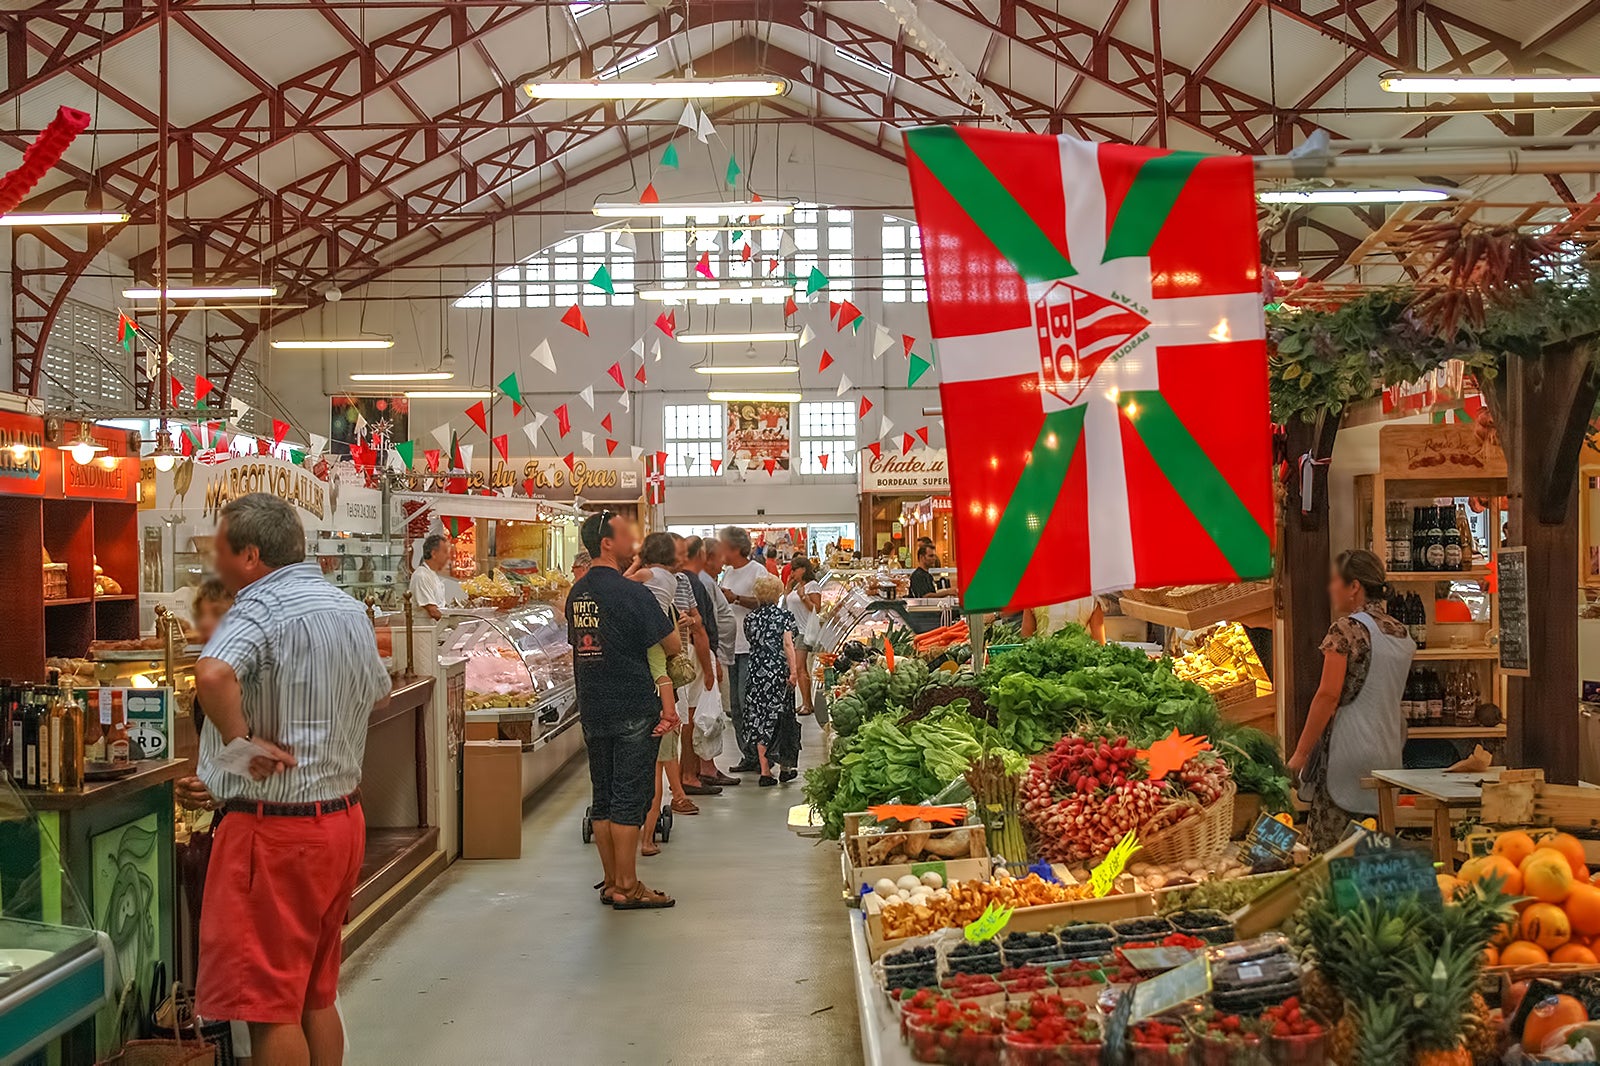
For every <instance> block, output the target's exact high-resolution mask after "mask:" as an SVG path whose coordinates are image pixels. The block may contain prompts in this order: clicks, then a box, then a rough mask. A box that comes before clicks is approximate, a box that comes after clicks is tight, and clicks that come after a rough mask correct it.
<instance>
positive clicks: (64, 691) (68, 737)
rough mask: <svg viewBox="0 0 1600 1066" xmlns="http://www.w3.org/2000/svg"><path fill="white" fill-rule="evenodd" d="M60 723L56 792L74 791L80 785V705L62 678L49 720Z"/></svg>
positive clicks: (81, 786)
mask: <svg viewBox="0 0 1600 1066" xmlns="http://www.w3.org/2000/svg"><path fill="white" fill-rule="evenodd" d="M58 719H59V720H60V722H61V731H60V743H61V751H60V754H59V755H58V756H57V761H58V763H59V765H60V772H59V776H58V777H57V779H56V790H57V791H59V792H69V791H70V792H76V791H78V790H79V789H81V788H83V753H84V738H83V704H81V703H79V702H78V701H77V699H75V698H74V697H73V695H72V682H71V680H69V679H67V678H62V679H61V683H60V686H59V688H58V689H57V691H56V699H55V704H54V706H52V707H51V719H50V720H51V722H52V723H54V722H55V721H57V720H58Z"/></svg>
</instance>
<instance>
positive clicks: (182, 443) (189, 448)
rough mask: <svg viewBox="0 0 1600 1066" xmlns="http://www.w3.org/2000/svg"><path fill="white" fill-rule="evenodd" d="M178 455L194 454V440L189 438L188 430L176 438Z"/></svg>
mask: <svg viewBox="0 0 1600 1066" xmlns="http://www.w3.org/2000/svg"><path fill="white" fill-rule="evenodd" d="M173 384H174V385H176V384H177V382H176V381H174V382H173ZM178 454H180V455H184V456H189V455H193V454H194V438H193V437H191V436H189V431H188V430H184V431H183V433H182V434H181V435H179V437H178Z"/></svg>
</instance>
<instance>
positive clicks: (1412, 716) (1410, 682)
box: [1400, 666, 1417, 729]
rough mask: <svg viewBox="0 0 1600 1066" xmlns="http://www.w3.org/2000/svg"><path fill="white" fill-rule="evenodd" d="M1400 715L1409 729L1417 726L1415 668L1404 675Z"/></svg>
mask: <svg viewBox="0 0 1600 1066" xmlns="http://www.w3.org/2000/svg"><path fill="white" fill-rule="evenodd" d="M1400 714H1401V716H1402V717H1404V718H1405V720H1406V727H1407V728H1408V729H1409V728H1411V727H1413V726H1415V725H1416V724H1417V667H1415V666H1413V667H1412V668H1411V672H1410V673H1408V674H1407V675H1406V687H1405V691H1404V692H1403V693H1402V694H1401V696H1400Z"/></svg>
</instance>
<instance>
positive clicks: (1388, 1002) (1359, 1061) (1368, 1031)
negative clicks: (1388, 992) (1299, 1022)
mask: <svg viewBox="0 0 1600 1066" xmlns="http://www.w3.org/2000/svg"><path fill="white" fill-rule="evenodd" d="M1346 1023H1348V1024H1349V1026H1350V1028H1349V1029H1348V1030H1346V1031H1345V1038H1346V1039H1348V1040H1349V1043H1348V1044H1345V1045H1343V1046H1340V1045H1339V1044H1338V1043H1337V1042H1335V1043H1334V1044H1333V1046H1332V1049H1331V1050H1332V1052H1333V1061H1335V1062H1339V1063H1351V1064H1354V1066H1405V1063H1406V1026H1405V1021H1404V1019H1402V1018H1401V1016H1400V1003H1399V1001H1398V1000H1395V999H1389V998H1385V999H1374V998H1372V997H1371V996H1369V995H1367V994H1366V993H1362V995H1361V996H1360V998H1359V999H1357V1000H1356V1001H1355V1002H1354V1003H1353V1004H1351V1007H1350V1010H1348V1011H1346V1012H1345V1018H1344V1021H1343V1022H1341V1023H1340V1027H1339V1028H1340V1030H1343V1029H1345V1024H1346ZM1338 1037H1339V1030H1335V1040H1336V1041H1337V1039H1338Z"/></svg>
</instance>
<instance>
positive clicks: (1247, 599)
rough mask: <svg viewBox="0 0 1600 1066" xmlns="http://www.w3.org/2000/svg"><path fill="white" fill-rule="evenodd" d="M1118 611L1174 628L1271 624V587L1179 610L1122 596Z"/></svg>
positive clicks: (1143, 620)
mask: <svg viewBox="0 0 1600 1066" xmlns="http://www.w3.org/2000/svg"><path fill="white" fill-rule="evenodd" d="M1122 613H1123V614H1125V615H1127V616H1128V617H1129V618H1137V619H1139V620H1140V621H1141V622H1152V623H1154V624H1155V625H1158V626H1174V627H1176V628H1178V629H1204V628H1205V627H1206V626H1208V625H1210V624H1211V623H1213V622H1239V623H1240V624H1242V625H1252V624H1255V625H1269V626H1270V625H1271V624H1272V622H1271V616H1272V589H1271V587H1268V588H1263V589H1260V590H1258V591H1256V592H1252V593H1250V594H1249V595H1247V596H1240V597H1237V598H1235V599H1231V600H1226V601H1224V602H1222V603H1217V604H1213V605H1211V606H1208V607H1197V608H1195V609H1194V610H1192V611H1186V610H1182V609H1180V608H1177V607H1165V606H1162V605H1160V604H1155V603H1145V602H1144V601H1143V600H1137V599H1132V598H1130V597H1128V596H1123V597H1122ZM1257 615H1264V616H1265V620H1262V619H1260V618H1256V617H1254V616H1257Z"/></svg>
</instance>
